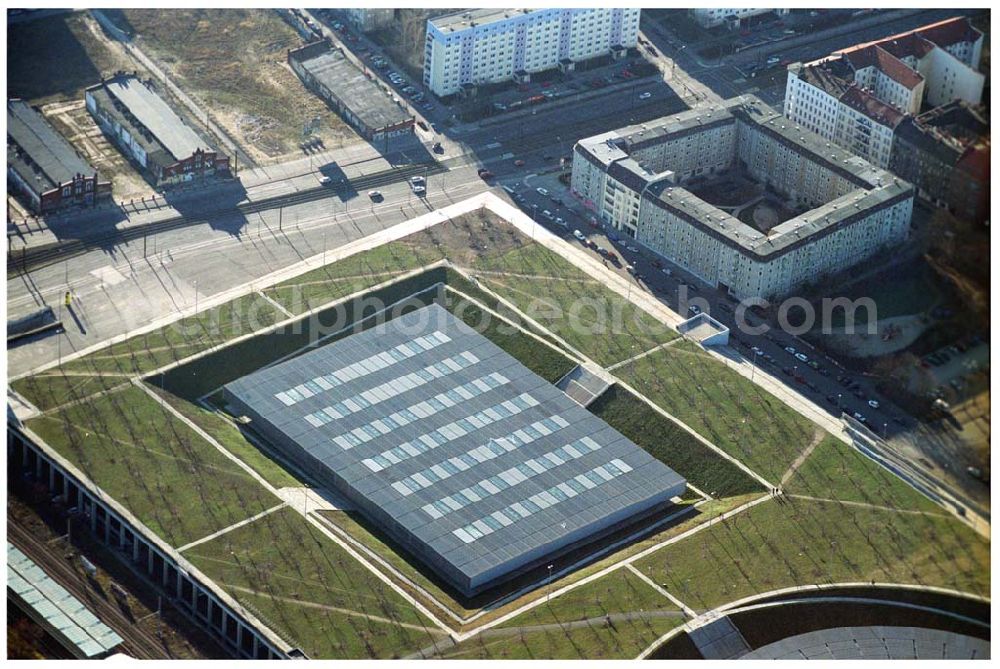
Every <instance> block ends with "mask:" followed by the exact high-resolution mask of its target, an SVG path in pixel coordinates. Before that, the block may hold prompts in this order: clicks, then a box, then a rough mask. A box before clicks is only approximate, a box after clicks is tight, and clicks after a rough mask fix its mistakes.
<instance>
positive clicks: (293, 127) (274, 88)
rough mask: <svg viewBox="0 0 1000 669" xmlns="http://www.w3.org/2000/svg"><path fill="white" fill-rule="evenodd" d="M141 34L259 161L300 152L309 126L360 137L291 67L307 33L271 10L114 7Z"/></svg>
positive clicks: (322, 134) (325, 136) (332, 136)
mask: <svg viewBox="0 0 1000 669" xmlns="http://www.w3.org/2000/svg"><path fill="white" fill-rule="evenodd" d="M109 15H110V16H111V18H112V19H113V20H114V21H115V22H116V24H117V25H118V26H119V27H122V28H125V29H127V30H129V31H130V32H132V33H134V34H136V35H137V36H138V44H139V46H140V47H141V48H143V49H148V50H149V51H150V52H151V53H152V55H153V56H154V57H155V58H156V59H157V60H158V61H159V62H160V64H161V65H162V66H164V68H165V69H167V70H168V71H169V73H170V74H171V75H172V77H173V78H175V80H176V82H177V84H178V85H179V86H180V87H181V88H183V89H185V90H186V91H187V92H188V93H192V94H193V95H194V96H195V97H196V98H198V99H200V100H201V101H202V102H203V103H204V105H205V106H206V107H207V108H208V109H207V111H208V112H209V113H210V114H211V115H212V116H213V117H214V118H215V119H216V120H218V121H219V122H220V124H221V125H223V126H225V127H226V128H227V130H228V132H229V133H230V134H231V135H234V136H235V138H236V139H237V140H238V141H240V143H241V144H243V145H244V146H245V147H247V149H248V151H249V153H250V154H251V155H252V156H253V157H254V159H255V160H265V159H272V158H277V157H280V156H284V155H286V154H293V155H295V156H296V157H301V156H302V153H301V151H300V150H299V148H298V145H299V143H300V142H301V141H302V131H303V128H304V127H305V125H306V124H307V123H310V122H312V121H313V119H319V121H320V122H319V125H318V127H317V128H316V133H315V134H314V136H317V137H319V138H320V139H322V140H323V141H324V143H325V144H326V147H327V148H328V149H329V148H336V147H337V146H339V145H340V144H341V143H342V142H344V141H349V142H353V141H357V139H358V138H357V135H356V134H355V133H354V132H353V130H351V129H350V127H349V126H348V125H347V124H346V123H345V122H344V121H343V120H342V119H341V118H340V117H339V116H338V115H337V114H336V113H334V112H333V111H332V110H331V109H330V108H329V107H328V106H327V105H326V104H325V103H324V102H323V100H322V99H321V98H319V97H318V96H315V95H313V94H312V93H310V92H309V91H308V90H307V89H306V87H305V86H304V85H303V84H302V82H301V81H300V80H299V78H298V77H297V76H296V75H295V73H294V72H293V71H292V70H291V68H289V67H288V66H287V65H286V51H287V50H289V49H294V48H296V47H298V46H301V45H302V44H303V43H304V40H303V39H302V37H300V36H299V34H298V33H297V32H295V30H294V29H293V28H292V27H291V26H290V25H288V24H287V23H285V22H284V21H283V20H282V19H281V17H280V16H278V14H277V12H275V11H273V10H270V9H167V10H163V9H125V10H117V11H113V12H110V13H109Z"/></svg>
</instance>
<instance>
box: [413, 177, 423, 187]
mask: <svg viewBox="0 0 1000 669" xmlns="http://www.w3.org/2000/svg"><path fill="white" fill-rule="evenodd" d="M425 182H426V179H424V178H423V177H410V185H411V186H423V185H424V183H425Z"/></svg>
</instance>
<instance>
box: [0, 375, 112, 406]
mask: <svg viewBox="0 0 1000 669" xmlns="http://www.w3.org/2000/svg"><path fill="white" fill-rule="evenodd" d="M122 383H128V379H127V378H126V377H123V376H89V375H87V376H85V375H80V376H73V375H64V374H63V373H62V370H61V369H60V368H56V369H54V370H50V371H48V372H44V373H42V374H38V375H36V376H26V377H24V378H23V379H18V380H17V381H14V382H13V383H11V386H12V387H13V388H14V390H16V391H17V392H18V393H20V394H21V395H23V396H24V397H25V398H26V399H27V400H28V401H29V402H31V403H32V404H34V405H35V406H36V407H38V408H39V409H40V410H41V411H49V410H51V409H54V408H56V407H59V406H62V405H64V404H66V403H67V402H74V401H77V400H80V399H83V398H85V397H89V396H91V395H93V394H94V393H100V392H103V391H105V390H107V389H109V388H114V387H115V386H118V385H121V384H122Z"/></svg>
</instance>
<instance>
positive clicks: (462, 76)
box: [424, 7, 640, 97]
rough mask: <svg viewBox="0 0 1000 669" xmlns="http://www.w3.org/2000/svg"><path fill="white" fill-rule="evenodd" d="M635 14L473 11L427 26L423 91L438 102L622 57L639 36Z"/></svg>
mask: <svg viewBox="0 0 1000 669" xmlns="http://www.w3.org/2000/svg"><path fill="white" fill-rule="evenodd" d="M639 13H640V10H639V8H636V7H629V8H618V9H470V10H463V11H461V12H457V13H454V14H446V15H444V16H438V17H436V18H432V19H429V20H428V21H427V37H426V44H425V50H424V84H425V85H426V86H427V87H428V88H429V89H430V90H431V91H433V92H434V93H435V94H436V95H438V96H441V97H444V96H448V95H454V94H455V93H458V92H460V91H462V90H463V89H474V88H475V87H476V86H479V85H483V84H491V83H499V82H505V81H522V82H523V81H528V80H530V77H531V75H532V74H533V73H536V72H543V71H546V70H552V69H555V68H563V69H566V70H569V69H573V67H574V66H575V63H579V62H581V61H586V60H589V59H592V58H597V57H600V56H606V55H609V54H611V55H613V56H619V55H621V56H624V55H625V52H626V50H627V49H629V48H631V47H635V46H636V44H637V41H638V36H639Z"/></svg>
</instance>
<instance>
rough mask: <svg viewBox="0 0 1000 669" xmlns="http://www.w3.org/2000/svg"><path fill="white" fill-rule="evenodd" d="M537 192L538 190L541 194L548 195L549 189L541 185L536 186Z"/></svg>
mask: <svg viewBox="0 0 1000 669" xmlns="http://www.w3.org/2000/svg"><path fill="white" fill-rule="evenodd" d="M535 192H537V193H538V194H539V195H548V194H549V191H548V190H546V189H544V188H542V187H541V186H539V187H538V188H536V189H535Z"/></svg>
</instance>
